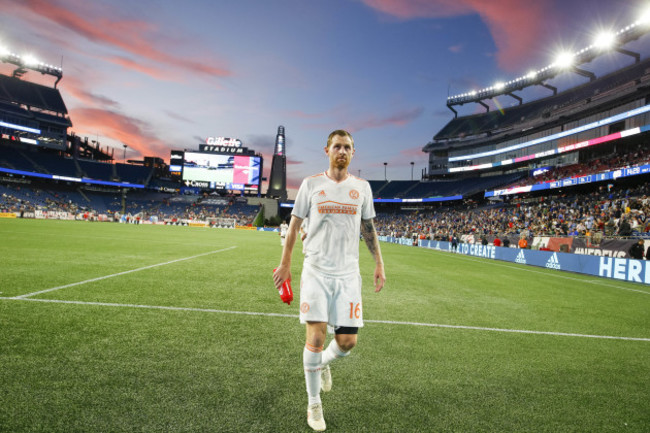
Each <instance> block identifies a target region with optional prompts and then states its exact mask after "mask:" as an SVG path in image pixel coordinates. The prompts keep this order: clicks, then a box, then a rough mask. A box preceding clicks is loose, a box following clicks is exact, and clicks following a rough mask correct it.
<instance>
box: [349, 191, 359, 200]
mask: <svg viewBox="0 0 650 433" xmlns="http://www.w3.org/2000/svg"><path fill="white" fill-rule="evenodd" d="M350 198H351V199H352V200H356V199H358V198H359V191H357V190H356V189H351V190H350Z"/></svg>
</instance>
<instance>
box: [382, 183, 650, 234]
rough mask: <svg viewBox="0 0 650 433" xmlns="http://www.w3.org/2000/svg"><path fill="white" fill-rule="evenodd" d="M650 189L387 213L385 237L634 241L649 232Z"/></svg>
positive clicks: (604, 189) (603, 190) (604, 190)
mask: <svg viewBox="0 0 650 433" xmlns="http://www.w3.org/2000/svg"><path fill="white" fill-rule="evenodd" d="M649 215H650V187H649V185H648V184H647V183H644V184H641V185H638V186H636V187H634V188H631V189H612V190H611V191H608V188H607V187H605V186H602V187H600V188H599V189H597V190H595V191H593V192H592V193H588V194H581V195H564V196H555V197H538V198H527V199H512V200H511V201H510V202H507V203H499V204H484V205H482V206H479V205H475V204H474V205H471V206H468V205H467V204H463V205H458V206H455V207H443V208H439V209H435V210H414V211H409V212H382V213H379V214H378V216H377V221H376V222H377V231H378V233H379V234H380V235H384V236H393V237H408V238H414V239H415V238H418V239H435V240H450V239H451V238H452V237H458V238H459V239H460V240H461V241H467V242H477V243H478V242H481V241H485V240H487V241H488V242H490V243H492V242H493V241H494V239H495V238H498V239H500V240H503V239H508V240H509V242H516V241H517V240H518V239H520V238H522V237H523V238H526V239H530V238H532V237H533V236H593V235H594V234H596V233H599V236H603V237H614V236H618V237H630V236H638V235H640V234H644V233H649V234H650V218H647V216H649Z"/></svg>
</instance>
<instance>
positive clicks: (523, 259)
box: [515, 250, 526, 265]
mask: <svg viewBox="0 0 650 433" xmlns="http://www.w3.org/2000/svg"><path fill="white" fill-rule="evenodd" d="M515 263H521V264H522V265H525V264H526V255H525V254H524V250H521V251H519V254H517V258H516V259H515Z"/></svg>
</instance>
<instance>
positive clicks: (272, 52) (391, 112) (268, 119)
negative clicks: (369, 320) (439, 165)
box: [0, 0, 648, 190]
mask: <svg viewBox="0 0 650 433" xmlns="http://www.w3.org/2000/svg"><path fill="white" fill-rule="evenodd" d="M0 5H2V9H3V14H2V15H1V16H0V45H1V46H5V47H7V48H9V49H10V50H11V51H13V52H16V53H19V54H24V53H31V54H33V55H34V56H36V57H37V58H38V59H39V60H41V61H44V62H47V63H52V64H54V65H57V66H58V65H60V64H62V65H63V74H64V77H63V80H62V81H61V83H60V84H59V86H58V87H59V88H60V89H61V93H62V94H63V97H64V100H65V101H66V104H67V106H68V110H69V112H70V117H71V119H72V122H73V124H74V126H73V128H72V130H73V131H75V132H76V133H77V134H78V135H81V136H88V137H90V138H91V139H99V141H100V142H101V143H102V145H103V146H107V147H109V148H114V149H115V152H116V158H117V159H118V160H121V159H122V143H125V144H127V145H128V149H127V158H131V159H132V158H141V157H143V156H159V157H162V158H163V159H165V160H166V161H168V160H169V152H170V151H171V150H172V149H185V148H189V149H196V148H198V144H199V143H200V142H202V141H204V140H205V138H206V137H209V136H225V137H234V138H239V139H241V140H242V141H243V142H244V145H246V146H247V147H249V148H252V149H255V150H256V151H258V152H260V153H262V154H263V155H264V156H265V171H266V172H268V170H269V169H270V166H271V155H272V152H273V144H274V138H275V133H276V131H277V127H278V126H279V125H284V126H285V128H286V135H287V136H286V138H287V155H288V165H287V178H288V184H289V187H290V188H292V189H295V188H297V186H298V185H299V183H300V181H301V179H302V178H303V177H305V176H308V175H311V174H314V173H316V172H319V171H322V170H323V169H325V168H326V165H327V159H326V157H325V155H324V152H323V150H322V148H323V146H324V144H325V140H326V137H327V135H328V133H329V132H330V131H332V130H334V129H338V128H344V129H348V130H350V131H351V132H352V133H353V136H354V138H355V145H356V149H357V153H356V156H355V159H354V160H353V162H352V165H351V171H352V173H353V174H360V175H361V177H364V178H367V179H383V178H384V162H388V166H387V177H388V179H389V180H404V179H410V178H411V164H410V162H411V161H413V162H414V163H415V164H414V175H415V178H416V179H417V178H419V176H420V173H421V170H422V169H423V168H425V167H426V165H427V157H426V154H424V153H422V151H421V149H422V147H423V146H424V145H425V144H426V143H427V142H428V141H429V140H431V138H432V136H433V135H434V134H435V133H436V132H437V131H438V130H439V129H440V128H441V127H442V126H444V125H445V124H446V123H447V122H448V121H449V120H450V119H451V118H452V113H451V111H449V110H448V109H447V107H446V106H445V100H446V97H447V95H448V94H449V93H451V94H457V93H463V92H466V91H470V90H472V89H478V88H484V87H488V86H490V85H492V84H494V83H495V82H497V81H501V80H508V79H512V78H516V77H519V76H521V75H525V74H526V72H527V71H528V70H530V69H533V68H541V67H544V66H546V65H548V64H550V63H552V61H553V55H554V53H555V52H557V50H558V49H559V48H561V47H566V48H569V47H575V48H576V49H580V48H583V47H584V46H586V45H588V44H590V43H591V38H592V36H593V34H594V32H595V30H596V29H598V28H604V27H611V28H613V29H615V30H618V29H619V28H621V27H623V26H625V25H627V24H629V23H631V22H633V21H635V20H636V19H638V17H639V15H640V14H641V12H642V11H643V10H644V8H646V7H647V6H648V2H647V1H645V2H644V1H632V0H629V1H628V0H618V1H604V0H565V1H561V0H546V1H541V0H538V1H536V2H529V1H525V0H490V1H484V0H453V1H452V0H331V1H316V0H275V1H265V0H256V1H253V0H239V1H222V0H216V1H204V0H186V1H183V2H180V1H171V0H162V1H152V0H140V1H132V0H131V1H124V0H111V1H83V0H49V1H46V0H0ZM647 45H648V39H647V38H646V37H644V38H641V39H640V40H639V41H637V42H634V43H632V44H631V45H630V46H628V47H627V48H632V49H637V50H639V51H642V52H643V53H644V54H645V53H647ZM630 62H631V60H630V58H628V57H626V56H623V55H621V54H616V55H610V56H606V58H603V59H599V60H598V61H596V62H594V64H593V65H588V66H586V68H587V69H592V70H595V71H596V72H601V71H606V70H607V69H610V70H611V69H614V68H617V67H621V66H625V65H626V64H629V63H630ZM0 66H2V68H3V69H2V70H1V71H0V72H3V73H10V72H11V68H9V66H8V65H0ZM26 78H29V79H32V80H35V81H40V82H44V83H46V84H53V80H51V79H48V77H41V76H39V74H37V73H34V72H31V73H29V74H28V75H27V76H26ZM584 80H585V79H584V78H582V77H579V76H577V75H575V74H573V75H571V74H569V75H568V76H566V77H564V78H563V79H560V80H557V81H558V82H557V83H555V84H558V85H560V86H561V87H562V86H564V87H567V86H571V85H576V84H580V83H582V82H584ZM542 90H543V89H542ZM543 94H544V93H543V91H540V89H531V90H530V91H528V92H527V93H524V94H522V95H521V96H524V98H526V97H528V98H532V97H535V96H540V95H543ZM499 102H500V104H501V105H503V106H506V107H507V106H508V105H510V104H512V103H513V102H514V100H512V99H510V98H507V97H505V98H504V99H500V100H499ZM478 108H480V106H479V107H478ZM478 108H477V106H474V105H470V106H463V107H460V112H461V114H469V113H472V112H475V111H477V110H478ZM265 188H266V185H264V187H263V190H264V189H265Z"/></svg>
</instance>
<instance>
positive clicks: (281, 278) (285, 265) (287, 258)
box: [273, 215, 302, 289]
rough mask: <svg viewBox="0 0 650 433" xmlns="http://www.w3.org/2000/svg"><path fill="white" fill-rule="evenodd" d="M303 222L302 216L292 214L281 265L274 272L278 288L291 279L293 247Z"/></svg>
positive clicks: (274, 279) (274, 280)
mask: <svg viewBox="0 0 650 433" xmlns="http://www.w3.org/2000/svg"><path fill="white" fill-rule="evenodd" d="M301 224H302V218H298V217H297V216H295V215H292V216H291V222H290V223H289V230H288V231H287V236H286V238H285V240H284V248H283V249H282V259H281V260H280V266H278V268H277V270H276V271H275V272H274V273H273V283H274V284H275V287H276V288H277V289H279V288H280V287H282V284H283V283H284V282H285V281H287V280H289V281H291V255H292V254H293V247H294V245H295V244H296V239H297V238H298V235H299V233H300V225H301Z"/></svg>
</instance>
